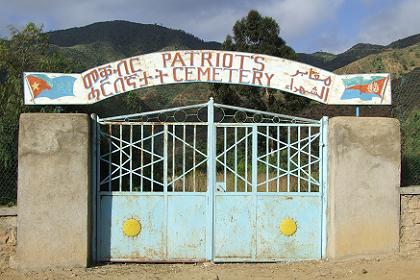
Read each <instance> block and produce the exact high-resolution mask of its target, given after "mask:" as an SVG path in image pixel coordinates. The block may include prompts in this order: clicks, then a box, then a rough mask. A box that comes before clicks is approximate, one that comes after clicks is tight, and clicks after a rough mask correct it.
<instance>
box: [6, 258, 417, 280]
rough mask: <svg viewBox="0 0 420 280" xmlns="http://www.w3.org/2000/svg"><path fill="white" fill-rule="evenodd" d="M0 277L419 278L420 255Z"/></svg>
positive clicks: (49, 279)
mask: <svg viewBox="0 0 420 280" xmlns="http://www.w3.org/2000/svg"><path fill="white" fill-rule="evenodd" d="M0 279H9V280H20V279H42V280H52V279H60V280H61V279H87V280H91V279H118V280H128V279H136V280H138V279H171V280H178V279H214V280H215V279H219V280H225V279H241V280H242V279H288V280H292V279H311V280H312V279H380V280H391V279H392V280H396V279H420V254H416V255H407V254H405V255H397V256H387V257H381V258H371V259H358V260H345V261H312V262H294V263H273V264H267V263H265V264H212V263H198V264H111V265H103V266H97V267H92V268H87V269H83V268H77V269H76V268H75V269H51V270H48V271H42V272H18V271H16V270H13V269H10V268H3V269H1V270H0Z"/></svg>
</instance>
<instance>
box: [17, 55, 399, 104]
mask: <svg viewBox="0 0 420 280" xmlns="http://www.w3.org/2000/svg"><path fill="white" fill-rule="evenodd" d="M194 82H205V83H225V84H239V85H247V86H257V87H266V88H273V89H278V90H282V91H286V92H290V93H293V94H297V95H301V96H304V97H307V98H310V99H313V100H316V101H319V102H322V103H325V104H334V105H390V104H391V84H390V75H389V74H356V75H336V74H334V73H331V72H328V71H325V70H322V69H319V68H316V67H313V66H310V65H306V64H303V63H299V62H295V61H291V60H287V59H283V58H279V57H273V56H268V55H262V54H252V53H241V52H229V51H213V50H184V51H170V52H158V53H151V54H145V55H139V56H134V57H131V58H126V59H123V60H119V61H115V62H112V63H108V64H105V65H102V66H98V67H95V68H92V69H90V70H87V71H85V72H83V73H82V74H58V73H38V72H37V73H33V72H31V73H29V72H27V73H24V88H25V104H27V105H66V104H92V103H95V102H98V101H101V100H103V99H105V98H108V97H112V96H115V95H117V94H121V93H124V92H128V91H131V90H135V89H140V88H145V87H150V86H158V85H167V84H180V83H194Z"/></svg>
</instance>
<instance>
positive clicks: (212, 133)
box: [206, 97, 216, 260]
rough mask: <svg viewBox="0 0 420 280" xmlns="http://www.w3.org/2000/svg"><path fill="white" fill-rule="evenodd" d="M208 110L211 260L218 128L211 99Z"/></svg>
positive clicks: (208, 220) (208, 187) (208, 227)
mask: <svg viewBox="0 0 420 280" xmlns="http://www.w3.org/2000/svg"><path fill="white" fill-rule="evenodd" d="M207 104H208V109H207V122H208V126H207V195H208V207H207V211H208V213H209V214H208V215H207V231H206V233H207V238H206V241H207V242H206V246H207V248H206V252H207V258H208V259H209V260H213V259H214V219H213V217H214V185H215V183H216V180H215V179H216V174H215V172H216V150H215V148H216V143H215V140H216V127H215V125H214V101H213V98H212V97H211V98H210V100H209V102H208V103H207Z"/></svg>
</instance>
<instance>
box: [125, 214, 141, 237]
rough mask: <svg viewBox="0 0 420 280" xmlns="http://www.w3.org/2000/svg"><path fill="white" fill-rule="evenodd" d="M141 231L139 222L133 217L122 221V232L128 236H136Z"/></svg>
mask: <svg viewBox="0 0 420 280" xmlns="http://www.w3.org/2000/svg"><path fill="white" fill-rule="evenodd" d="M140 232H141V223H140V221H139V220H137V219H135V218H130V219H127V220H125V221H124V223H123V233H124V235H125V236H128V237H136V236H137V235H139V234H140Z"/></svg>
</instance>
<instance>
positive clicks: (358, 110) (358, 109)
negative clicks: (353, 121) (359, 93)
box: [356, 106, 360, 117]
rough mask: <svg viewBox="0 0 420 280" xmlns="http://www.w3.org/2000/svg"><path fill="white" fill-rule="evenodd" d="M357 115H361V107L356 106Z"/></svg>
mask: <svg viewBox="0 0 420 280" xmlns="http://www.w3.org/2000/svg"><path fill="white" fill-rule="evenodd" d="M356 117H360V107H359V106H356Z"/></svg>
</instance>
